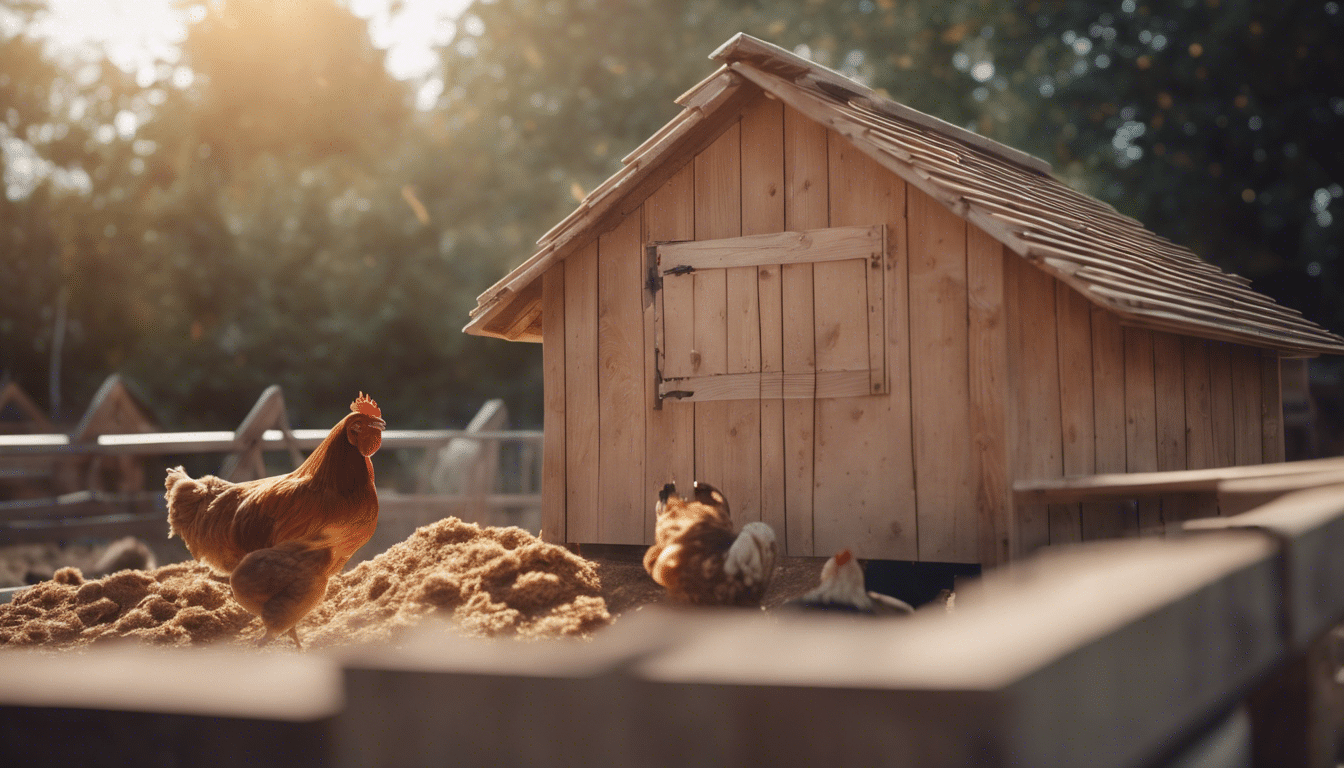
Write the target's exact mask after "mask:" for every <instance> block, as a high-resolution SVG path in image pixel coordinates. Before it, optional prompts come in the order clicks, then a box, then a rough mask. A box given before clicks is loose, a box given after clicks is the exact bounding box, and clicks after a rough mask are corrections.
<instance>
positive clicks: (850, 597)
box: [786, 549, 915, 616]
mask: <svg viewBox="0 0 1344 768" xmlns="http://www.w3.org/2000/svg"><path fill="white" fill-rule="evenodd" d="M786 605H787V607H790V608H802V609H808V610H818V611H844V612H847V613H863V614H870V615H889V616H896V615H905V614H910V613H914V610H915V609H914V608H912V607H911V606H910V604H909V603H907V602H905V601H904V600H899V599H897V598H894V597H892V596H891V595H884V594H882V593H880V592H869V591H868V590H866V589H864V585H863V568H861V567H859V561H858V560H855V559H854V554H853V553H852V552H850V551H849V550H848V549H842V550H840V551H839V552H837V553H836V554H835V555H834V556H833V557H831V559H829V560H827V561H826V564H825V565H823V566H822V567H821V585H820V586H818V587H817V588H816V589H814V590H812V591H810V592H808V593H806V594H804V595H803V596H802V597H799V598H796V599H794V600H791V601H789V602H788V603H787V604H786Z"/></svg>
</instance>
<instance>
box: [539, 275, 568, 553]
mask: <svg viewBox="0 0 1344 768" xmlns="http://www.w3.org/2000/svg"><path fill="white" fill-rule="evenodd" d="M541 304H542V317H543V318H544V320H543V321H542V331H541V333H542V343H541V374H542V413H543V415H542V418H543V420H544V421H543V425H542V427H543V437H542V449H541V538H542V540H543V541H548V542H551V543H553V544H560V543H564V542H566V541H568V539H567V538H566V537H565V496H566V491H565V487H566V486H565V266H564V264H563V263H561V264H556V265H555V266H553V267H551V268H550V269H548V270H546V273H545V274H544V275H543V277H542V288H541Z"/></svg>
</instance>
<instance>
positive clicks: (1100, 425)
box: [465, 35, 1344, 565]
mask: <svg viewBox="0 0 1344 768" xmlns="http://www.w3.org/2000/svg"><path fill="white" fill-rule="evenodd" d="M711 58H713V59H715V60H716V61H718V62H720V63H721V64H722V66H721V67H720V68H719V69H718V71H716V72H715V73H713V74H712V75H711V76H709V77H708V78H706V79H705V80H703V81H702V82H700V83H699V84H697V85H696V86H695V87H693V88H692V89H691V90H690V91H688V92H687V93H686V94H685V95H683V96H682V97H681V98H679V99H678V100H677V103H678V104H679V105H681V106H682V107H683V111H682V112H681V113H680V114H679V115H677V116H676V117H675V118H673V119H672V121H671V122H669V123H668V124H667V125H666V126H664V127H663V128H662V129H660V130H659V131H658V132H657V133H655V134H654V135H653V136H651V137H650V138H649V139H648V140H647V141H645V142H644V143H643V144H642V145H640V146H639V147H638V148H636V149H635V150H634V151H633V152H631V153H630V154H629V155H628V156H627V157H626V158H625V159H624V167H623V168H622V169H621V170H620V171H618V172H617V173H616V175H614V176H613V177H611V178H610V179H609V180H607V181H606V182H604V183H603V184H601V185H600V186H598V187H597V188H596V189H594V190H593V191H592V192H591V193H590V194H589V195H588V196H587V198H585V199H584V200H583V202H582V203H581V204H580V205H579V207H578V209H577V210H576V211H575V212H574V213H573V214H571V215H570V216H569V217H567V218H566V219H564V220H563V221H561V222H560V223H559V224H558V225H556V226H555V227H554V228H553V229H552V230H551V231H549V232H547V233H546V234H545V235H544V236H543V237H542V238H541V239H540V241H539V245H540V250H538V251H537V252H536V254H535V255H533V256H532V257H531V258H529V259H527V260H526V261H525V262H523V263H522V264H521V265H520V266H518V267H517V268H516V269H515V270H513V271H512V272H510V273H509V274H508V275H507V276H506V277H504V278H503V279H502V280H501V281H500V282H498V283H497V284H495V285H494V286H493V287H491V288H490V289H489V290H488V291H486V292H485V293H484V294H482V295H481V297H480V299H479V305H478V306H477V307H476V309H475V310H474V311H473V313H472V317H471V321H470V322H469V324H468V325H467V326H466V329H465V330H466V331H467V332H468V333H473V334H478V335H485V336H496V337H499V338H504V339H511V340H515V341H534V342H541V343H542V344H543V348H544V351H543V358H544V364H543V365H544V371H545V374H544V376H545V455H544V470H543V477H544V488H543V497H544V498H543V505H544V506H543V535H544V537H545V538H546V539H547V540H550V541H568V542H579V543H603V544H645V543H649V542H651V541H652V538H653V523H654V500H655V498H656V493H657V491H658V489H659V488H660V487H661V486H662V485H663V483H665V482H667V481H669V480H673V479H675V480H677V481H680V482H689V481H690V480H692V479H699V480H704V481H708V482H711V483H713V484H715V485H717V486H719V487H720V488H722V489H723V491H724V492H725V494H726V495H727V497H728V499H729V501H730V503H731V506H732V514H733V516H734V518H735V520H736V522H737V523H738V524H741V523H744V522H748V521H753V520H763V521H765V522H767V523H769V524H770V525H771V526H773V527H774V529H775V531H776V533H777V534H778V536H779V538H780V541H781V544H782V547H783V549H784V551H785V552H786V553H787V554H788V555H795V556H796V555H804V556H808V555H816V556H824V555H830V554H832V553H834V552H835V551H837V550H839V549H841V548H843V547H853V548H854V549H855V550H856V551H857V552H858V553H859V554H860V555H861V556H864V557H873V558H884V559H896V560H917V561H939V562H956V563H982V564H985V565H991V564H994V563H998V562H1001V561H1003V560H1005V559H1007V558H1010V557H1014V556H1017V555H1020V554H1022V553H1025V552H1029V551H1031V550H1033V549H1035V548H1037V547H1039V546H1042V545H1045V544H1048V543H1060V542H1068V541H1078V540H1083V539H1093V538H1107V537H1115V536H1121V535H1126V534H1127V533H1137V532H1138V531H1139V530H1141V529H1153V528H1157V527H1161V526H1162V525H1163V524H1166V523H1171V522H1173V521H1175V520H1177V519H1180V518H1182V517H1185V516H1188V514H1187V511H1183V510H1179V509H1177V508H1176V507H1174V506H1173V507H1169V508H1168V509H1167V510H1166V512H1165V513H1164V511H1163V509H1162V507H1161V505H1159V504H1152V503H1149V504H1139V505H1137V506H1136V505H1128V506H1117V505H1109V506H1099V505H1077V504H1075V505H1052V506H1016V507H1015V505H1014V502H1013V490H1012V486H1013V483H1014V482H1016V481H1019V480H1024V479H1041V478H1055V477H1063V476H1071V475H1091V474H1096V473H1113V472H1140V471H1150V470H1165V469H1186V468H1201V467H1217V466H1230V465H1238V464H1258V463H1262V462H1273V461H1282V459H1283V425H1282V408H1281V388H1280V375H1279V366H1280V360H1281V359H1283V358H1287V357H1303V356H1313V355H1316V354H1320V353H1332V354H1339V353H1344V339H1341V338H1340V337H1339V336H1336V335H1333V334H1331V333H1328V332H1326V331H1324V330H1323V329H1321V328H1319V327H1318V326H1316V325H1314V324H1312V323H1310V322H1308V321H1306V320H1304V319H1303V318H1302V317H1301V315H1300V314H1299V313H1297V312H1295V311H1293V310H1291V309H1287V308H1285V307H1282V306H1279V305H1278V304H1276V303H1275V302H1274V301H1273V300H1271V299H1269V298H1267V297H1265V296H1263V295H1261V294H1258V293H1256V292H1254V291H1252V290H1251V289H1250V288H1249V287H1248V286H1249V281H1248V280H1246V279H1244V278H1241V277H1239V276H1236V275H1231V274H1227V273H1225V272H1222V271H1220V270H1219V269H1218V268H1217V267H1215V266H1213V265H1212V264H1209V263H1208V262H1205V261H1202V260H1201V259H1199V258H1198V257H1197V256H1196V255H1195V254H1193V253H1192V252H1190V251H1189V250H1187V249H1185V248H1182V247H1180V246H1178V245H1175V244H1173V243H1171V242H1168V241H1166V240H1164V239H1162V238H1161V237H1159V236H1157V235H1155V234H1154V233H1152V232H1150V231H1148V230H1147V229H1145V228H1144V227H1143V226H1142V225H1141V224H1140V223H1139V222H1137V221H1135V220H1134V219H1131V218H1128V217H1125V216H1123V215H1121V214H1119V213H1117V212H1116V211H1115V210H1114V209H1113V208H1111V207H1110V206H1108V205H1106V204H1105V203H1102V202H1100V201H1098V200H1096V199H1094V198H1091V197H1089V196H1087V195H1084V194H1082V193H1079V192H1077V191H1074V190H1072V189H1070V188H1069V187H1067V186H1065V185H1064V184H1062V183H1061V182H1060V181H1058V180H1057V179H1055V178H1053V177H1052V176H1051V175H1050V166H1049V165H1048V164H1046V163H1045V162H1043V161H1041V160H1039V159H1036V158H1034V157H1031V156H1029V155H1027V154H1024V153H1022V152H1019V151H1017V150H1014V149H1012V148H1009V147H1006V146H1003V145H1001V144H998V143H996V142H993V141H990V140H988V139H985V138H983V137H981V136H978V135H976V134H974V133H971V132H969V131H966V130H963V129H961V128H958V127H956V126H953V125H950V124H948V123H945V122H943V121H941V120H938V119H937V118H934V117H931V116H929V115H925V114H922V113H920V112H917V111H915V110H912V109H910V108H908V107H905V106H902V105H900V104H897V103H894V102H892V101H891V100H889V99H886V98H884V97H882V96H880V95H878V94H877V93H875V92H874V91H872V90H871V89H869V88H866V87H864V86H863V85H860V84H859V83H856V82H854V81H852V80H849V79H847V78H845V77H843V76H841V75H839V74H837V73H835V72H833V71H831V70H828V69H826V68H824V67H821V66H819V65H817V64H813V63H811V62H809V61H806V60H804V59H802V58H799V57H797V56H795V55H793V54H791V53H789V52H787V51H785V50H783V49H781V48H778V47H776V46H773V45H770V44H768V43H764V42H762V41H760V40H756V39H754V38H751V37H748V36H745V35H738V36H736V37H734V38H732V39H731V40H729V41H728V42H727V43H726V44H724V45H723V46H722V47H721V48H720V49H719V50H717V51H716V52H714V54H713V55H712V57H711Z"/></svg>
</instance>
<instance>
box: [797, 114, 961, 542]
mask: <svg viewBox="0 0 1344 768" xmlns="http://www.w3.org/2000/svg"><path fill="white" fill-rule="evenodd" d="M828 147H829V162H828V166H829V178H830V181H829V184H828V186H829V188H830V193H831V198H830V217H831V225H832V226H837V227H839V226H848V225H856V226H857V225H862V224H873V223H878V224H887V225H888V228H889V232H890V233H892V234H894V235H896V236H897V237H900V238H903V237H904V234H905V232H904V220H905V184H904V182H902V181H901V180H900V179H899V178H896V177H895V176H893V175H892V174H891V173H890V172H888V171H887V170H886V169H884V168H882V167H881V166H879V165H878V164H877V163H876V162H874V161H873V160H872V159H870V158H869V157H868V156H866V155H864V154H863V153H861V152H859V151H858V150H857V149H855V148H854V147H853V146H852V145H850V144H849V143H848V142H846V141H844V140H842V139H840V138H839V137H837V136H836V135H834V134H831V135H830V137H829V141H828ZM888 240H889V242H890V240H891V238H888ZM899 258H900V254H899V253H897V254H895V255H894V258H885V257H884V258H883V259H881V260H879V261H878V262H877V263H876V264H873V263H872V262H870V261H868V260H856V261H848V262H834V263H830V264H818V265H816V266H815V277H814V293H815V300H814V306H815V313H816V315H815V319H816V362H817V368H818V370H819V371H820V370H835V369H851V366H854V365H857V367H859V368H863V367H866V366H867V365H868V361H869V359H870V354H871V349H870V346H869V340H870V337H869V333H868V324H869V322H870V318H869V315H868V312H867V306H868V303H869V298H868V293H867V290H866V286H867V285H869V284H870V283H871V284H876V285H877V287H878V289H879V290H883V289H884V282H885V280H886V274H885V273H886V265H887V264H888V263H890V262H893V261H894V260H895V259H899ZM874 266H875V267H876V269H874ZM891 266H892V267H893V268H895V266H896V265H895V264H894V263H892V264H891ZM901 282H902V283H903V282H904V281H903V280H902V281H901ZM902 287H903V285H902ZM892 306H893V307H900V308H901V310H903V309H904V302H903V301H899V302H893V304H892ZM872 322H877V323H883V322H884V320H883V318H882V317H881V316H879V317H876V318H872ZM878 330H879V332H880V331H881V330H882V328H879V329H878ZM879 335H881V334H879ZM902 349H903V345H902ZM881 354H882V357H883V359H885V352H882V353H881ZM902 375H903V376H904V375H905V373H904V367H903V370H902ZM818 376H819V381H818V385H817V386H818V390H819V392H818V398H819V399H818V400H817V401H816V405H815V413H816V467H815V470H814V472H815V474H814V484H813V494H814V503H815V505H816V507H815V508H816V513H815V520H816V525H815V528H816V549H817V552H818V554H827V553H833V552H836V551H839V550H840V549H843V548H846V547H849V548H852V549H853V550H854V551H855V553H857V554H859V555H861V556H863V557H877V558H886V559H898V560H913V559H915V558H916V557H917V556H918V555H919V550H918V541H917V538H916V535H915V533H916V524H915V493H914V477H913V466H912V463H911V442H910V407H909V394H908V391H909V390H908V386H903V387H900V388H899V392H900V394H899V395H897V394H893V395H891V396H888V395H886V394H868V395H863V396H859V397H845V398H834V399H821V398H820V394H821V393H820V390H821V389H822V382H821V381H820V374H818ZM884 378H885V377H884ZM864 381H865V383H867V384H869V385H871V379H870V378H868V377H865V378H864ZM898 396H899V397H901V401H900V402H897V401H896V398H897V397H898ZM968 511H969V512H970V513H971V515H972V516H973V515H974V509H973V508H972V509H970V510H968ZM974 532H975V527H974V523H973V522H972V525H971V526H970V528H969V530H966V531H965V534H966V539H967V545H968V546H967V547H966V551H965V552H962V551H955V552H954V554H956V555H958V556H959V557H963V556H964V557H965V559H966V561H969V562H974V561H975V560H977V559H978V557H977V553H976V550H975V546H976V542H975V538H974Z"/></svg>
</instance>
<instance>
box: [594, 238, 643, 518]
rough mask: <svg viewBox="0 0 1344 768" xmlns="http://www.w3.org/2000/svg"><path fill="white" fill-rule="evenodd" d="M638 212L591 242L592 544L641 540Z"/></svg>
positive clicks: (640, 247) (640, 261)
mask: <svg viewBox="0 0 1344 768" xmlns="http://www.w3.org/2000/svg"><path fill="white" fill-rule="evenodd" d="M642 224H643V222H642V216H641V215H640V212H636V213H635V214H633V215H631V216H627V217H626V218H625V220H624V221H622V222H621V223H620V224H618V225H617V226H616V227H615V228H614V229H612V230H610V231H608V232H605V233H603V234H602V235H601V237H599V238H598V244H597V289H598V298H597V364H598V370H599V374H598V375H599V377H600V384H599V386H598V398H597V402H598V410H599V413H600V414H601V415H600V417H599V419H598V444H599V446H600V447H599V451H598V476H599V478H600V481H601V491H600V493H599V496H598V500H599V501H598V536H599V537H600V538H599V539H598V541H601V542H603V543H605V544H641V543H643V542H644V518H643V511H644V508H645V506H646V501H647V499H646V498H645V494H644V447H645V440H644V376H643V375H644V328H643V315H644V313H643V302H642V295H643V290H642V287H643V284H644V268H643V267H644V249H643V242H644V238H643V232H642Z"/></svg>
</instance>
